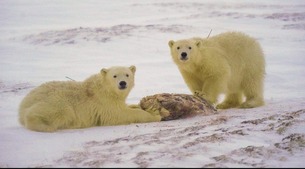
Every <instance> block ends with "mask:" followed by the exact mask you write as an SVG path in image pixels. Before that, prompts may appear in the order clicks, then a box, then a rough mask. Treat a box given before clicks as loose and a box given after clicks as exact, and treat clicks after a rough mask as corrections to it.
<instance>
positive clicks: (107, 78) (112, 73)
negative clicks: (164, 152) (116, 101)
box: [101, 66, 136, 98]
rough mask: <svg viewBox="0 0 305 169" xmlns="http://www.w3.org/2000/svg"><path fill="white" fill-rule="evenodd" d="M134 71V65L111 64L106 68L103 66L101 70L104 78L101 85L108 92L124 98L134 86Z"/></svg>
mask: <svg viewBox="0 0 305 169" xmlns="http://www.w3.org/2000/svg"><path fill="white" fill-rule="evenodd" d="M135 72H136V67H135V66H130V67H123V66H113V67H111V68H108V69H107V68H103V69H102V70H101V74H102V76H103V79H104V83H103V86H104V87H105V88H107V89H108V91H109V92H112V93H115V94H117V95H119V96H120V97H123V98H126V97H127V96H128V94H129V92H130V90H131V89H132V88H133V86H134V75H135Z"/></svg>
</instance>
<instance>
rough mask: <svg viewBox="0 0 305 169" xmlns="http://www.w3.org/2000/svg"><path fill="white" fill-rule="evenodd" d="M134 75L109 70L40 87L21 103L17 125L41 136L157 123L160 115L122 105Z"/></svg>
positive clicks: (131, 71) (127, 69) (123, 70)
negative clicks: (77, 80)
mask: <svg viewBox="0 0 305 169" xmlns="http://www.w3.org/2000/svg"><path fill="white" fill-rule="evenodd" d="M135 71H136V67H135V66H131V67H111V68H109V69H102V70H101V72H100V73H99V74H96V75H93V76H91V77H89V78H88V79H86V80H85V81H83V82H76V81H66V82H61V81H53V82H47V83H45V84H42V85H41V86H39V87H37V88H35V89H33V90H32V91H31V92H30V93H29V94H28V95H27V96H26V97H25V98H24V99H23V101H22V102H21V104H20V107H19V121H20V123H21V124H23V125H24V126H25V127H26V128H28V129H31V130H35V131H42V132H53V131H56V130H58V129H72V128H85V127H91V126H106V125H124V124H130V123H143V122H155V121H160V120H161V117H160V115H159V114H157V113H154V112H153V113H149V112H146V111H144V110H142V109H140V108H139V107H136V106H131V105H130V106H128V105H127V104H126V103H125V101H126V98H127V96H128V94H129V92H130V90H131V89H132V88H133V86H134V74H135ZM120 83H121V84H120ZM124 84H126V85H124ZM124 86H125V87H124Z"/></svg>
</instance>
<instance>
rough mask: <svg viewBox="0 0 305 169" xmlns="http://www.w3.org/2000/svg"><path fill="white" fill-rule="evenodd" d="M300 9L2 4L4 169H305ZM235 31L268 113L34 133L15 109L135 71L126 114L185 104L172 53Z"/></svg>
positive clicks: (272, 0) (277, 1) (93, 1)
mask: <svg viewBox="0 0 305 169" xmlns="http://www.w3.org/2000/svg"><path fill="white" fill-rule="evenodd" d="M304 9H305V2H304V1H298V0H291V1H284V0H269V1H263V0H257V1H255V2H253V1H237V0H236V1H233V0H231V1H225V0H217V1H212V0H210V1H208V0H206V1H201V0H189V1H182V0H166V1H164V0H162V1H161V0H146V1H140V0H125V1H119V0H112V1H106V0H99V1H97V0H88V1H75V0H73V1H72V0H66V1H60V0H45V1H40V0H28V1H22V0H2V1H0V25H1V26H0V116H1V118H0V167H281V168H282V167H304V166H305V162H304V160H303V159H304V158H305V153H304V152H305V151H304V147H305V88H304V86H305V80H304V77H305V66H304V65H305V56H304V53H305V48H304V45H305V11H304ZM211 29H212V34H211V35H216V34H218V33H221V32H225V31H242V32H245V33H247V34H249V35H251V36H253V37H255V38H256V39H257V40H258V41H259V42H260V43H261V45H262V47H263V50H264V52H265V55H266V62H267V75H266V80H265V101H266V105H265V106H262V107H258V108H254V109H228V110H219V111H218V114H216V115H210V116H200V115H199V116H196V117H192V118H186V119H178V120H173V121H163V122H155V123H142V124H131V125H125V126H107V127H92V128H86V129H73V130H61V131H58V132H54V133H40V132H33V131H30V130H27V129H25V128H24V127H22V126H21V125H20V124H19V123H18V106H19V103H20V101H21V99H22V98H23V97H24V96H25V95H26V94H27V93H28V92H29V91H30V90H31V89H33V88H34V87H36V86H38V85H39V84H41V83H44V82H46V81H52V80H69V79H67V77H69V78H72V79H74V80H78V81H82V80H84V79H85V78H87V77H88V76H90V75H92V74H94V73H97V72H98V71H99V70H100V69H101V68H104V67H110V66H114V65H122V66H130V65H135V66H136V67H137V72H136V82H135V88H134V89H133V90H132V91H131V93H130V95H129V97H128V100H127V102H128V103H130V104H131V103H133V104H134V103H139V101H140V99H141V98H143V97H145V96H148V95H153V94H157V93H164V92H166V93H186V94H189V93H190V91H189V90H188V89H187V87H186V85H185V83H184V82H183V79H182V77H181V75H180V73H179V71H178V69H177V67H176V66H175V65H174V63H173V61H172V60H171V57H170V53H169V48H168V45H167V43H168V41H169V40H172V39H173V40H178V39H181V38H188V37H193V36H203V37H205V36H207V35H208V33H209V32H210V30H211Z"/></svg>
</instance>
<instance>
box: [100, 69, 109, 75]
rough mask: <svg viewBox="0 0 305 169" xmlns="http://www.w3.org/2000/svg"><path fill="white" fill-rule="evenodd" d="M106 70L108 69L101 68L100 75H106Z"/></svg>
mask: <svg viewBox="0 0 305 169" xmlns="http://www.w3.org/2000/svg"><path fill="white" fill-rule="evenodd" d="M108 71H109V70H108V69H106V68H103V69H102V70H101V74H102V75H106V73H107V72H108Z"/></svg>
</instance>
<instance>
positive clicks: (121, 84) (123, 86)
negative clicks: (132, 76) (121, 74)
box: [119, 81, 126, 89]
mask: <svg viewBox="0 0 305 169" xmlns="http://www.w3.org/2000/svg"><path fill="white" fill-rule="evenodd" d="M119 85H120V88H121V89H124V88H125V87H126V82H125V81H120V83H119Z"/></svg>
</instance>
